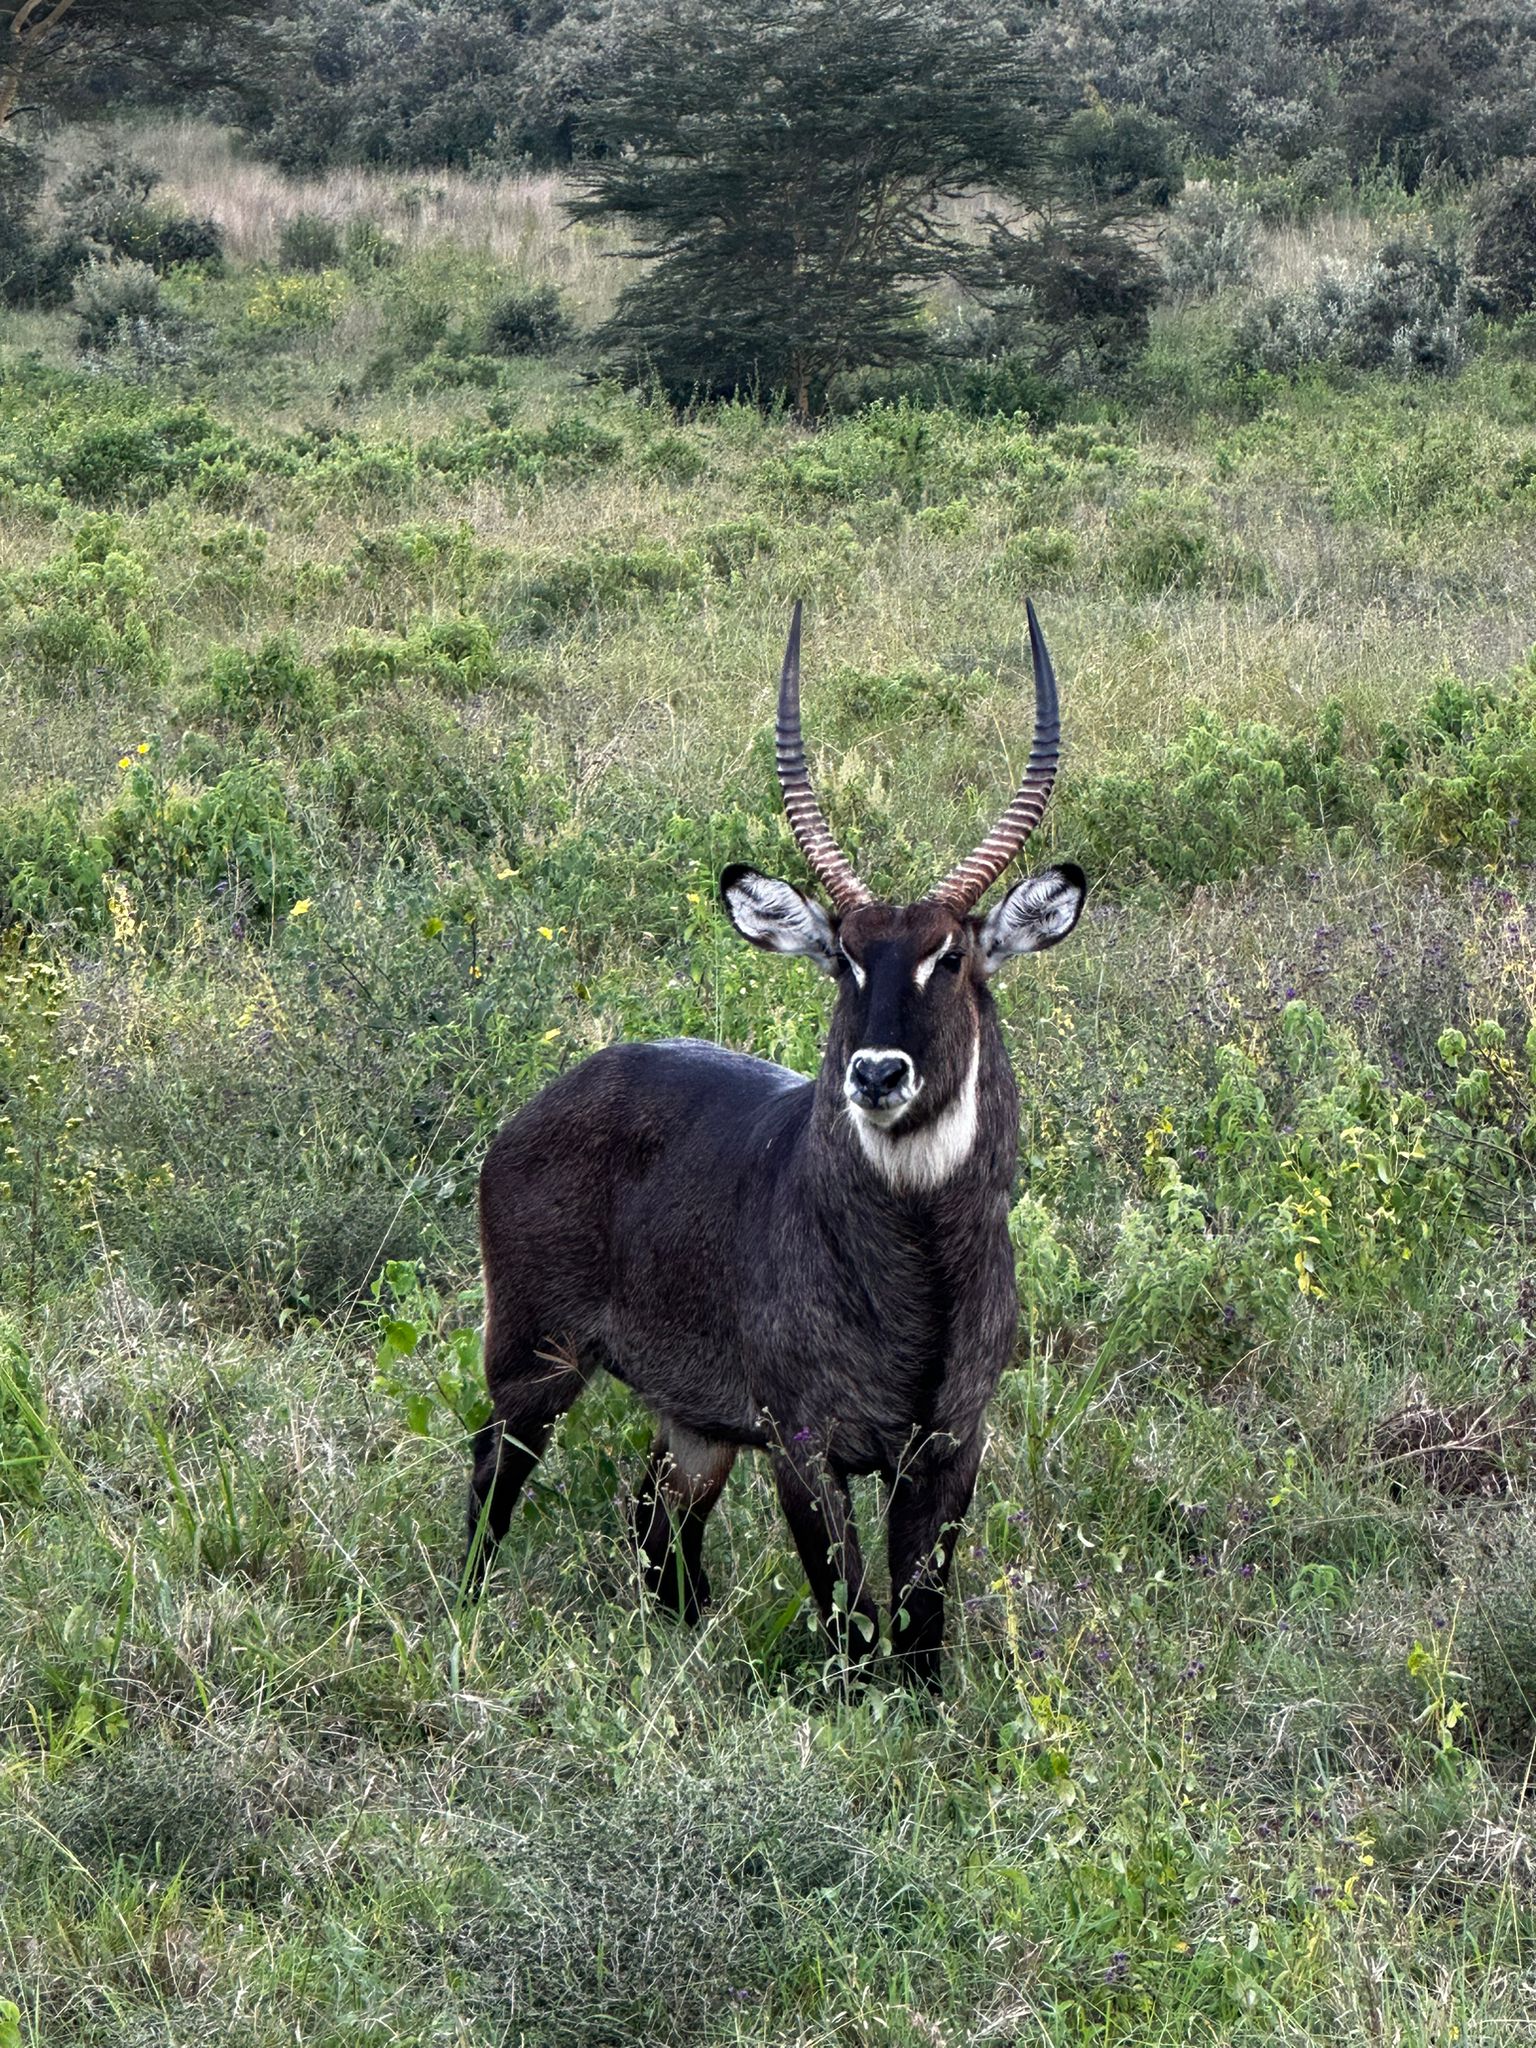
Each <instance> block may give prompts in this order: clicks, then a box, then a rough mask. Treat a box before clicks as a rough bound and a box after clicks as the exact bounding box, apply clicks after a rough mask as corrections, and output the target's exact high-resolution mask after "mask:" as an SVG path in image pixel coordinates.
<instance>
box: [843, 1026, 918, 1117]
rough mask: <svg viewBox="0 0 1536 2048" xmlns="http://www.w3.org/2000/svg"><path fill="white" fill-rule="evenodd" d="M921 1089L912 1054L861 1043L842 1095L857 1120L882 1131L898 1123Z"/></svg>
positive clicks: (883, 1046) (847, 1072)
mask: <svg viewBox="0 0 1536 2048" xmlns="http://www.w3.org/2000/svg"><path fill="white" fill-rule="evenodd" d="M922 1092H923V1084H922V1081H921V1079H920V1078H919V1076H918V1072H917V1069H916V1067H914V1066H913V1064H912V1060H911V1057H910V1055H909V1054H907V1053H904V1052H898V1051H897V1050H896V1049H895V1048H894V1047H893V1046H885V1045H863V1046H860V1048H859V1050H858V1051H857V1052H856V1053H855V1054H854V1055H853V1057H852V1058H851V1059H850V1060H849V1062H848V1065H847V1068H846V1070H845V1072H844V1074H843V1097H844V1099H845V1101H846V1102H847V1104H848V1107H849V1109H850V1111H851V1112H852V1113H853V1115H854V1117H855V1119H857V1120H861V1121H863V1120H867V1121H868V1123H869V1124H870V1125H871V1126H872V1127H873V1128H874V1129H875V1130H879V1131H888V1130H889V1129H890V1128H891V1126H892V1125H893V1124H895V1123H897V1122H899V1121H900V1119H901V1118H902V1117H903V1116H904V1115H905V1114H906V1112H907V1111H908V1110H909V1109H910V1108H911V1107H912V1105H913V1103H914V1102H916V1100H917V1098H918V1096H919V1095H921V1093H922Z"/></svg>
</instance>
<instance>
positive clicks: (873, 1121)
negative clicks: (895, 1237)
mask: <svg viewBox="0 0 1536 2048" xmlns="http://www.w3.org/2000/svg"><path fill="white" fill-rule="evenodd" d="M849 1065H850V1066H851V1065H852V1061H850V1062H849ZM980 1072H981V1037H980V1034H979V1033H978V1035H977V1037H976V1038H975V1040H974V1041H973V1042H972V1045H971V1058H970V1063H969V1065H968V1066H967V1068H966V1071H965V1079H964V1080H963V1081H962V1082H961V1084H960V1087H959V1090H958V1092H957V1093H956V1095H955V1098H954V1100H953V1101H952V1102H947V1103H945V1105H944V1107H943V1108H942V1109H941V1110H940V1111H939V1113H938V1115H937V1116H936V1117H934V1118H933V1119H932V1120H931V1121H930V1122H929V1123H926V1124H924V1126H923V1127H922V1129H921V1130H919V1131H912V1132H910V1133H908V1132H904V1131H902V1130H901V1129H900V1128H899V1126H900V1123H901V1119H902V1117H903V1116H904V1114H905V1113H906V1111H907V1110H909V1109H910V1108H911V1106H912V1104H913V1102H914V1101H915V1100H916V1099H917V1095H918V1092H919V1090H920V1089H921V1087H922V1083H921V1082H920V1081H919V1082H918V1084H917V1087H916V1088H914V1089H913V1091H912V1094H911V1095H910V1096H909V1097H908V1098H907V1100H906V1101H905V1102H903V1103H902V1104H901V1105H900V1106H899V1107H898V1108H896V1109H895V1110H893V1111H891V1110H882V1111H879V1112H876V1113H871V1112H870V1111H869V1110H867V1109H861V1108H860V1107H859V1104H858V1103H857V1101H856V1100H855V1099H854V1097H853V1096H852V1095H849V1096H848V1121H849V1122H850V1123H851V1124H852V1125H853V1129H854V1135H855V1136H856V1137H857V1139H858V1141H859V1149H860V1151H861V1152H862V1153H863V1154H864V1157H865V1159H866V1160H867V1161H868V1162H869V1164H870V1165H871V1166H872V1167H873V1168H874V1169H875V1171H876V1172H877V1173H878V1174H879V1175H880V1176H881V1178H882V1179H884V1180H885V1181H887V1182H888V1183H889V1184H890V1186H892V1187H893V1188H900V1189H901V1190H903V1191H904V1192H906V1193H913V1194H920V1193H922V1192H924V1191H925V1190H927V1189H931V1188H937V1187H942V1186H943V1184H944V1182H945V1181H947V1180H948V1179H949V1178H950V1176H951V1174H953V1173H954V1172H956V1171H957V1169H958V1168H959V1167H961V1166H962V1165H963V1164H964V1163H965V1161H966V1160H967V1159H969V1158H970V1156H971V1153H972V1152H973V1151H974V1150H975V1146H976V1133H977V1130H978V1129H979V1127H980V1116H979V1113H978V1112H979V1104H978V1092H979V1091H978V1081H979V1077H980ZM844 1093H845V1094H847V1093H848V1090H847V1084H846V1083H845V1084H844Z"/></svg>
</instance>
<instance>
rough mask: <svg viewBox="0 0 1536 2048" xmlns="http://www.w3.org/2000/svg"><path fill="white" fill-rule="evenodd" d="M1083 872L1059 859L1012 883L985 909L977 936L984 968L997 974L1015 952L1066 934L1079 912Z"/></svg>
mask: <svg viewBox="0 0 1536 2048" xmlns="http://www.w3.org/2000/svg"><path fill="white" fill-rule="evenodd" d="M1087 897H1088V878H1087V876H1086V875H1085V874H1084V873H1083V871H1082V869H1081V868H1080V867H1077V866H1075V865H1074V864H1073V863H1072V862H1071V861H1064V862H1063V863H1062V865H1061V866H1060V867H1059V868H1046V869H1045V870H1044V871H1043V872H1042V873H1040V874H1038V875H1030V876H1028V877H1027V878H1026V879H1025V880H1024V881H1022V882H1019V883H1016V884H1015V886H1014V887H1013V888H1011V889H1010V890H1009V891H1008V894H1007V895H1006V896H1005V897H1004V898H1003V900H1002V901H1001V902H1000V903H998V904H996V905H994V907H993V908H992V909H991V910H990V911H989V912H988V913H987V916H986V919H985V921H984V922H983V924H982V927H981V933H980V936H979V938H978V940H977V956H978V964H979V965H980V967H981V971H982V973H983V974H996V972H997V970H998V969H999V967H1001V966H1002V965H1003V963H1004V962H1005V961H1007V960H1012V959H1013V958H1014V957H1015V955H1017V954H1019V953H1042V952H1044V950H1045V948H1046V947H1047V946H1056V945H1059V944H1060V943H1061V941H1062V940H1063V939H1064V938H1065V937H1066V936H1067V934H1068V932H1070V931H1071V929H1072V927H1073V925H1075V924H1076V923H1077V920H1078V919H1079V918H1080V917H1081V916H1082V914H1083V904H1084V903H1085V902H1086V901H1087Z"/></svg>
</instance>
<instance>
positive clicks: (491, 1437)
mask: <svg viewBox="0 0 1536 2048" xmlns="http://www.w3.org/2000/svg"><path fill="white" fill-rule="evenodd" d="M485 1377H486V1384H487V1386H488V1387H489V1389H490V1395H491V1408H492V1413H491V1419H490V1421H489V1422H487V1423H484V1424H483V1425H482V1426H481V1427H480V1428H479V1429H478V1430H476V1432H475V1439H474V1467H473V1470H472V1472H471V1475H470V1481H469V1505H468V1514H467V1517H466V1530H465V1555H464V1572H463V1576H464V1579H465V1582H466V1584H467V1585H469V1586H471V1587H476V1586H478V1585H479V1584H480V1582H481V1580H482V1579H483V1578H484V1576H485V1573H486V1570H487V1569H488V1567H489V1565H490V1562H491V1558H492V1556H493V1555H494V1554H495V1550H496V1546H497V1544H498V1543H500V1541H501V1539H502V1537H503V1536H505V1535H506V1533H507V1528H508V1526H509V1524H510V1523H511V1520H512V1510H513V1509H514V1508H515V1507H516V1506H517V1498H518V1495H519V1494H520V1493H521V1492H522V1490H523V1487H524V1485H525V1484H526V1482H527V1479H528V1475H529V1473H530V1472H531V1471H532V1470H533V1468H534V1466H535V1465H536V1464H537V1463H538V1462H539V1460H540V1458H541V1457H543V1455H544V1452H545V1450H546V1448H547V1447H548V1444H549V1438H550V1432H551V1430H552V1429H553V1428H554V1426H555V1424H556V1422H557V1421H558V1420H559V1419H560V1417H561V1416H562V1415H563V1414H564V1413H565V1411H566V1409H567V1408H569V1407H570V1405H571V1403H572V1402H573V1401H574V1400H575V1399H576V1396H577V1395H578V1394H579V1393H580V1392H581V1390H582V1388H583V1387H584V1386H585V1385H586V1383H587V1373H586V1371H585V1370H584V1369H583V1367H582V1366H581V1364H580V1363H579V1362H578V1360H577V1359H576V1358H575V1357H574V1356H573V1355H571V1354H570V1353H569V1352H568V1351H567V1350H564V1349H562V1348H560V1347H557V1346H555V1345H553V1344H548V1345H544V1344H532V1343H528V1344H519V1345H516V1346H513V1345H510V1344H508V1343H505V1342H502V1341H499V1340H498V1339H497V1337H496V1336H495V1334H494V1329H493V1328H490V1329H487V1332H486V1341H485Z"/></svg>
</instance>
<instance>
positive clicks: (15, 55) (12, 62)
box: [0, 0, 75, 128]
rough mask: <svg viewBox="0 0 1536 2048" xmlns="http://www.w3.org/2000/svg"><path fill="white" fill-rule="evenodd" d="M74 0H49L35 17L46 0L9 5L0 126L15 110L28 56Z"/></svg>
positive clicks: (22, 0)
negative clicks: (47, 4)
mask: <svg viewBox="0 0 1536 2048" xmlns="http://www.w3.org/2000/svg"><path fill="white" fill-rule="evenodd" d="M74 4H75V0H53V5H52V6H51V7H48V8H47V12H46V13H44V14H43V15H42V16H41V18H39V17H38V9H39V8H40V7H44V6H45V5H46V0H20V5H19V6H16V7H13V8H12V9H11V25H10V30H9V33H8V35H7V37H6V41H7V42H8V44H9V46H10V48H9V52H8V54H7V56H6V58H5V60H4V62H3V63H0V128H4V127H5V126H6V124H7V123H8V122H9V120H10V118H11V116H12V114H14V113H15V111H16V102H17V100H18V99H19V98H20V96H21V81H22V76H23V74H24V73H25V71H26V68H27V59H28V57H29V56H31V54H32V51H33V49H34V47H35V46H36V45H37V44H38V43H40V42H41V41H42V40H43V37H44V36H46V35H47V33H48V31H49V30H50V29H51V28H53V27H54V26H55V25H56V23H57V22H58V21H59V20H60V19H61V18H62V17H63V16H64V15H66V14H68V12H69V10H70V8H71V7H73V6H74Z"/></svg>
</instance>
